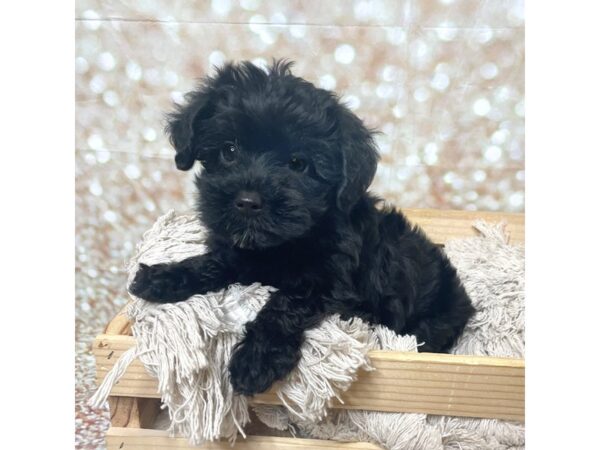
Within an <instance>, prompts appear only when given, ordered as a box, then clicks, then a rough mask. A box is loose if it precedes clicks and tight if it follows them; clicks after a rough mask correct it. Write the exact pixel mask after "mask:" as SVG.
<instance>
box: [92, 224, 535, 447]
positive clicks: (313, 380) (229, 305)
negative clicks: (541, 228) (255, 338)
mask: <svg viewBox="0 0 600 450" xmlns="http://www.w3.org/2000/svg"><path fill="white" fill-rule="evenodd" d="M475 226H476V228H477V229H478V230H479V232H480V233H481V237H476V238H469V239H463V240H456V241H452V242H449V243H448V244H447V245H446V247H445V249H446V252H447V254H448V256H449V258H450V260H451V261H452V263H453V264H454V265H455V266H456V268H457V270H458V272H459V275H460V277H461V279H462V281H463V283H464V285H465V288H466V289H467V292H468V293H469V295H470V296H471V298H472V300H473V303H474V306H475V307H476V309H477V313H476V315H475V316H474V317H473V318H472V319H471V321H470V322H469V324H468V325H467V328H466V329H465V332H464V334H463V336H462V337H461V338H460V340H459V341H458V343H457V345H456V346H455V348H454V350H453V352H454V353H460V354H471V355H487V356H512V357H523V354H524V251H523V248H522V247H513V246H510V245H508V244H507V237H506V236H505V234H504V231H503V227H502V226H501V225H489V224H485V223H482V222H479V223H477V224H476V225H475ZM203 236H204V231H203V229H202V226H201V224H200V223H199V222H198V221H197V219H196V218H195V217H193V216H177V215H175V213H174V212H170V213H168V214H166V215H165V216H163V217H161V218H160V219H159V220H158V221H157V222H156V223H155V224H154V226H153V227H152V229H151V230H149V231H148V232H146V234H145V235H144V239H143V241H142V242H141V243H140V244H139V245H138V252H137V255H136V257H135V258H134V259H133V261H132V262H131V264H130V267H129V274H130V280H131V279H132V277H133V276H134V274H135V271H136V270H137V267H138V264H139V263H140V262H142V263H146V264H157V263H164V262H173V261H179V260H181V259H185V258H187V257H189V256H193V255H197V254H199V253H202V252H203V251H205V247H204V245H203ZM272 291H273V288H270V287H267V286H261V285H260V284H258V283H256V284H253V285H251V286H240V285H232V286H230V287H229V288H228V289H226V290H224V291H222V292H217V293H208V294H206V295H196V296H194V297H192V298H190V299H189V300H187V301H185V302H180V303H174V304H162V305H159V304H153V303H149V302H146V301H144V300H141V299H134V302H133V303H132V305H131V307H130V309H129V311H128V314H129V317H130V319H131V320H132V323H133V326H132V329H133V335H134V336H135V338H136V342H137V345H136V347H134V348H132V349H130V350H129V351H127V352H126V353H124V354H123V356H122V357H121V359H120V360H119V361H118V362H117V364H116V365H115V367H114V368H113V370H112V371H111V372H110V373H109V375H108V376H107V377H106V378H105V380H104V381H103V383H102V385H101V386H100V387H99V389H98V391H97V392H96V393H95V395H94V396H93V397H92V399H91V400H90V401H91V402H92V403H93V404H94V405H96V406H99V405H101V404H102V403H103V402H104V401H106V398H107V396H108V394H109V392H110V389H111V387H112V386H113V385H114V383H115V382H116V381H117V380H118V379H119V377H120V376H121V375H122V374H123V373H124V372H125V370H126V368H127V366H128V365H129V364H130V363H131V361H133V360H134V359H136V358H138V359H140V360H141V362H142V363H143V364H144V366H145V368H146V370H147V371H148V372H149V373H150V374H151V375H152V376H154V377H156V378H157V380H158V389H159V392H160V394H161V398H162V402H163V405H164V406H165V407H166V408H167V410H168V414H169V422H170V425H169V430H170V431H171V432H172V433H174V434H179V435H183V436H186V437H187V438H188V439H189V441H190V443H191V444H193V445H198V444H201V443H202V442H204V441H207V440H215V439H218V438H227V439H229V440H231V441H233V440H235V438H236V436H237V434H238V432H239V433H241V434H242V435H243V434H244V432H243V428H244V426H245V425H246V423H247V422H248V421H249V414H248V402H247V399H246V397H244V396H239V395H234V394H233V391H232V388H231V385H230V383H229V381H228V370H227V365H228V361H229V358H230V356H231V352H232V349H233V347H234V345H235V343H236V342H237V341H238V340H239V339H240V338H241V335H242V331H243V327H244V324H245V323H246V322H247V321H249V320H252V319H253V318H254V316H255V315H256V313H257V312H258V310H259V309H260V308H261V306H262V305H263V304H264V303H265V302H266V300H267V299H268V296H269V293H270V292H272ZM372 349H385V350H400V351H416V349H417V342H416V340H415V338H414V336H397V335H395V334H394V333H393V332H391V331H390V330H388V329H387V328H385V327H381V326H377V327H371V326H369V325H368V324H366V323H364V322H362V321H361V320H359V319H354V320H350V321H342V320H340V318H339V317H338V316H333V317H331V318H329V319H327V320H325V321H324V322H323V323H322V324H321V325H320V326H319V327H317V328H315V329H313V330H309V331H307V332H306V339H305V342H304V344H303V347H302V357H301V360H300V363H299V365H298V367H297V368H296V369H295V370H294V371H293V372H292V373H291V374H290V375H289V376H288V377H287V379H286V380H285V381H284V382H281V383H278V384H277V385H276V393H277V395H278V397H279V398H280V399H281V401H282V403H283V405H284V406H260V407H254V410H255V412H256V414H257V416H258V417H259V419H260V420H261V421H263V422H264V423H265V424H267V425H268V426H271V427H274V428H277V429H280V430H281V429H287V430H290V431H291V432H292V433H294V434H297V435H300V436H304V437H309V436H310V437H315V438H326V439H338V440H350V441H356V440H362V441H371V442H374V443H378V444H380V445H382V446H383V447H385V448H389V449H410V448H414V449H424V448H427V449H443V448H448V449H450V448H457V449H458V448H460V449H463V450H464V449H471V448H472V449H480V448H498V449H505V448H506V449H508V448H520V447H522V446H524V426H523V425H522V424H518V423H513V422H505V421H499V420H493V419H465V418H447V417H437V416H427V415H426V414H401V413H379V412H370V411H345V410H331V411H329V410H328V407H329V406H330V405H331V403H332V401H333V400H334V399H335V398H339V397H340V396H341V394H342V393H343V392H345V391H346V390H347V389H348V388H349V387H350V385H351V384H352V382H353V381H354V380H355V378H356V373H357V371H358V369H359V368H362V369H366V370H370V369H371V368H370V366H369V358H368V357H367V352H368V351H369V350H372Z"/></svg>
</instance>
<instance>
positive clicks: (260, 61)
mask: <svg viewBox="0 0 600 450" xmlns="http://www.w3.org/2000/svg"><path fill="white" fill-rule="evenodd" d="M252 64H254V65H255V66H257V67H260V68H261V69H266V68H267V67H268V65H269V63H268V62H267V60H266V59H264V58H254V59H253V60H252Z"/></svg>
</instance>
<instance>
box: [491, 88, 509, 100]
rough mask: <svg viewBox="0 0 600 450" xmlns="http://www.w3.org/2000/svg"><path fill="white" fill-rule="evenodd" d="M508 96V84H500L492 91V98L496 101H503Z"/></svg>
mask: <svg viewBox="0 0 600 450" xmlns="http://www.w3.org/2000/svg"><path fill="white" fill-rule="evenodd" d="M509 98H510V88H509V87H508V86H500V87H499V88H498V89H496V91H495V92H494V99H495V100H496V101H497V102H505V101H506V100H508V99H509Z"/></svg>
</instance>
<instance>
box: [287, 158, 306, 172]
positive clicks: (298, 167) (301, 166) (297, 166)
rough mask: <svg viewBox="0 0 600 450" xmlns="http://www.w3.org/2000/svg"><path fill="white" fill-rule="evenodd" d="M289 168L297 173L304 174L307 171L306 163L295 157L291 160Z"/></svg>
mask: <svg viewBox="0 0 600 450" xmlns="http://www.w3.org/2000/svg"><path fill="white" fill-rule="evenodd" d="M289 166H290V169H292V170H293V171H295V172H304V171H305V170H306V161H304V160H303V159H301V158H297V157H295V156H294V157H292V159H290V162H289Z"/></svg>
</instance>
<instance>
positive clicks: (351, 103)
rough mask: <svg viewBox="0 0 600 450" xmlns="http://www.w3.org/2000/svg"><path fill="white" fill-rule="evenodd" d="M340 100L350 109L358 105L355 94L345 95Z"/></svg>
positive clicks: (358, 100)
mask: <svg viewBox="0 0 600 450" xmlns="http://www.w3.org/2000/svg"><path fill="white" fill-rule="evenodd" d="M342 100H343V102H344V103H345V104H346V106H348V108H350V109H357V108H358V107H360V99H359V98H358V97H357V96H356V95H345V96H344V97H343V98H342Z"/></svg>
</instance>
